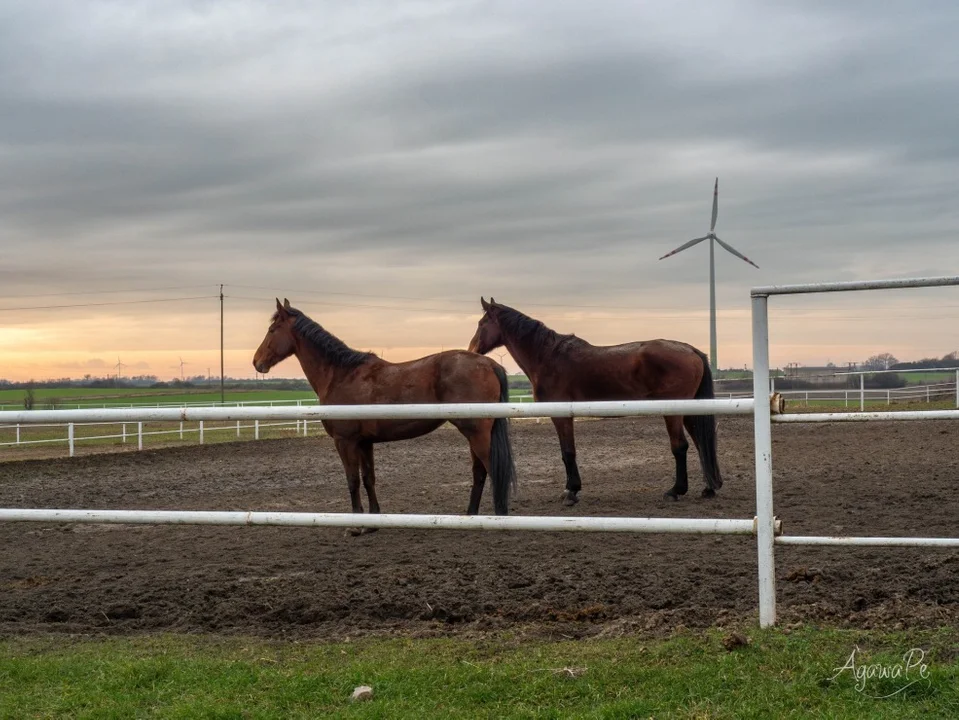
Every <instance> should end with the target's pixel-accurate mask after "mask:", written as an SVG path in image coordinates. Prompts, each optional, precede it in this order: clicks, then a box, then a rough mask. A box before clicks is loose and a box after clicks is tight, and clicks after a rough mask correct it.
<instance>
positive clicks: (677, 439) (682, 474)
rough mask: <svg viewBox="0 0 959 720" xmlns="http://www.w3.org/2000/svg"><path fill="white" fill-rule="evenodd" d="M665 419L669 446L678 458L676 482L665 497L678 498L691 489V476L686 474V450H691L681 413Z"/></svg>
mask: <svg viewBox="0 0 959 720" xmlns="http://www.w3.org/2000/svg"><path fill="white" fill-rule="evenodd" d="M663 419H664V420H665V421H666V432H668V433H669V446H670V447H671V448H672V450H673V457H674V458H676V484H675V485H673V487H672V488H671V489H669V490H667V491H666V493H665V495H664V497H667V498H672V499H673V500H678V499H679V496H680V495H685V494H686V491H687V490H689V478H688V476H687V474H686V452H687V451H688V450H689V442H687V440H686V433H684V432H683V418H682V416H681V415H670V416H668V417H665V418H663Z"/></svg>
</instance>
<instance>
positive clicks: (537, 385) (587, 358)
mask: <svg viewBox="0 0 959 720" xmlns="http://www.w3.org/2000/svg"><path fill="white" fill-rule="evenodd" d="M480 303H482V305H483V311H484V313H483V317H482V318H480V321H479V325H478V327H477V328H476V334H475V335H473V339H472V340H470V344H469V349H470V350H472V351H474V352H478V353H483V354H485V353H488V352H490V351H491V350H494V349H495V348H498V347H500V346H503V345H505V346H506V349H507V350H509V354H510V355H512V356H513V359H514V360H516V362H517V364H518V365H519V366H520V367H521V368H522V369H523V372H525V373H526V375H527V377H529V380H530V383H532V386H533V397H534V398H535V399H536V400H538V401H542V402H549V401H567V402H573V401H589V400H597V401H598V400H666V399H688V398H711V397H713V379H712V373H711V372H710V370H709V361H708V360H707V359H706V356H705V355H704V354H703V353H702V352H700V351H699V350H697V349H696V348H694V347H693V346H692V345H687V344H686V343H682V342H677V341H675V340H646V341H641V342H632V343H626V344H624V345H611V346H605V347H604V346H596V345H590V344H589V343H588V342H586V341H585V340H581V339H580V338H578V337H576V336H575V335H560V334H559V333H557V332H555V331H553V330H551V329H549V328H548V327H546V325H544V324H543V323H541V322H540V321H539V320H534V319H533V318H531V317H529V316H527V315H524V314H523V313H521V312H520V311H519V310H514V309H513V308H511V307H507V306H506V305H499V304H498V303H497V302H496V301H495V300H494V299H493V298H490V301H489V302H488V303H487V302H486V300H484V299H483V298H480ZM665 420H666V430H667V432H668V433H669V444H670V447H671V448H672V451H673V457H675V459H676V482H675V484H674V485H673V487H672V488H671V489H670V490H668V491H667V492H666V493H665V496H666V497H667V498H672V499H673V500H677V499H679V496H680V495H685V494H686V491H687V490H688V480H687V475H686V451H687V450H688V449H689V443H688V442H687V441H686V436H685V434H684V433H683V426H685V427H686V430H687V431H688V432H689V434H690V436H691V437H692V438H693V442H694V443H695V444H696V449H697V450H698V451H699V460H700V464H701V465H702V468H703V476H704V479H705V482H706V488H705V490H703V497H713V496H714V495H715V494H716V490H718V489H719V488H720V487H722V484H723V480H722V476H721V475H720V472H719V463H718V461H717V458H716V418H715V416H714V415H690V416H681V415H680V416H670V417H665ZM553 424H554V425H555V426H556V433H557V434H558V435H559V445H560V449H561V451H562V454H563V464H564V465H565V466H566V492H564V493H563V500H564V502H565V504H566V505H573V504H575V503H576V501H577V500H578V497H577V494H578V493H579V491H580V488H581V487H582V483H581V482H580V477H579V468H578V467H577V466H576V442H575V439H574V437H573V420H572V418H553Z"/></svg>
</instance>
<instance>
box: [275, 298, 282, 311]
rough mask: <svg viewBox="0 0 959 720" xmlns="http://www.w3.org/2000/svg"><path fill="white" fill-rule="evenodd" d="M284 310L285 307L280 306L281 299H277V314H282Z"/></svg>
mask: <svg viewBox="0 0 959 720" xmlns="http://www.w3.org/2000/svg"><path fill="white" fill-rule="evenodd" d="M282 310H283V306H282V305H281V304H280V298H277V299H276V311H277V312H281V311H282Z"/></svg>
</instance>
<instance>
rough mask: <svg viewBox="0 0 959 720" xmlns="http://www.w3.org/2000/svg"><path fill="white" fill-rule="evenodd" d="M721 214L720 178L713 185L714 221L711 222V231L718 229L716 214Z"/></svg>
mask: <svg viewBox="0 0 959 720" xmlns="http://www.w3.org/2000/svg"><path fill="white" fill-rule="evenodd" d="M717 215H719V178H716V184H715V185H714V186H713V221H712V222H711V223H710V224H709V232H712V231H713V230H715V229H716V216H717Z"/></svg>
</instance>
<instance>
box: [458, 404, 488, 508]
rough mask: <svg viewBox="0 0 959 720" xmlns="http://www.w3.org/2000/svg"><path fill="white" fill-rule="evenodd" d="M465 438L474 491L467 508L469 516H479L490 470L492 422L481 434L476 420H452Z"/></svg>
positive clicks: (471, 493)
mask: <svg viewBox="0 0 959 720" xmlns="http://www.w3.org/2000/svg"><path fill="white" fill-rule="evenodd" d="M450 422H452V423H453V425H455V426H456V429H457V430H459V431H460V432H461V433H462V434H463V437H465V438H466V439H467V441H469V444H470V458H472V460H473V489H472V490H470V504H469V507H467V508H466V514H467V515H478V514H479V506H480V500H482V498H483V488H484V487H485V485H486V474H487V470H488V469H489V457H490V452H489V429H488V427H489V426H491V425H492V421H491V420H490V421H486V424H487V431H486V432H485V433H484V432H481V431H480V428H479V427H477V426H478V425H479V424H480V423H477V422H476V421H474V420H451V421H450Z"/></svg>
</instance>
